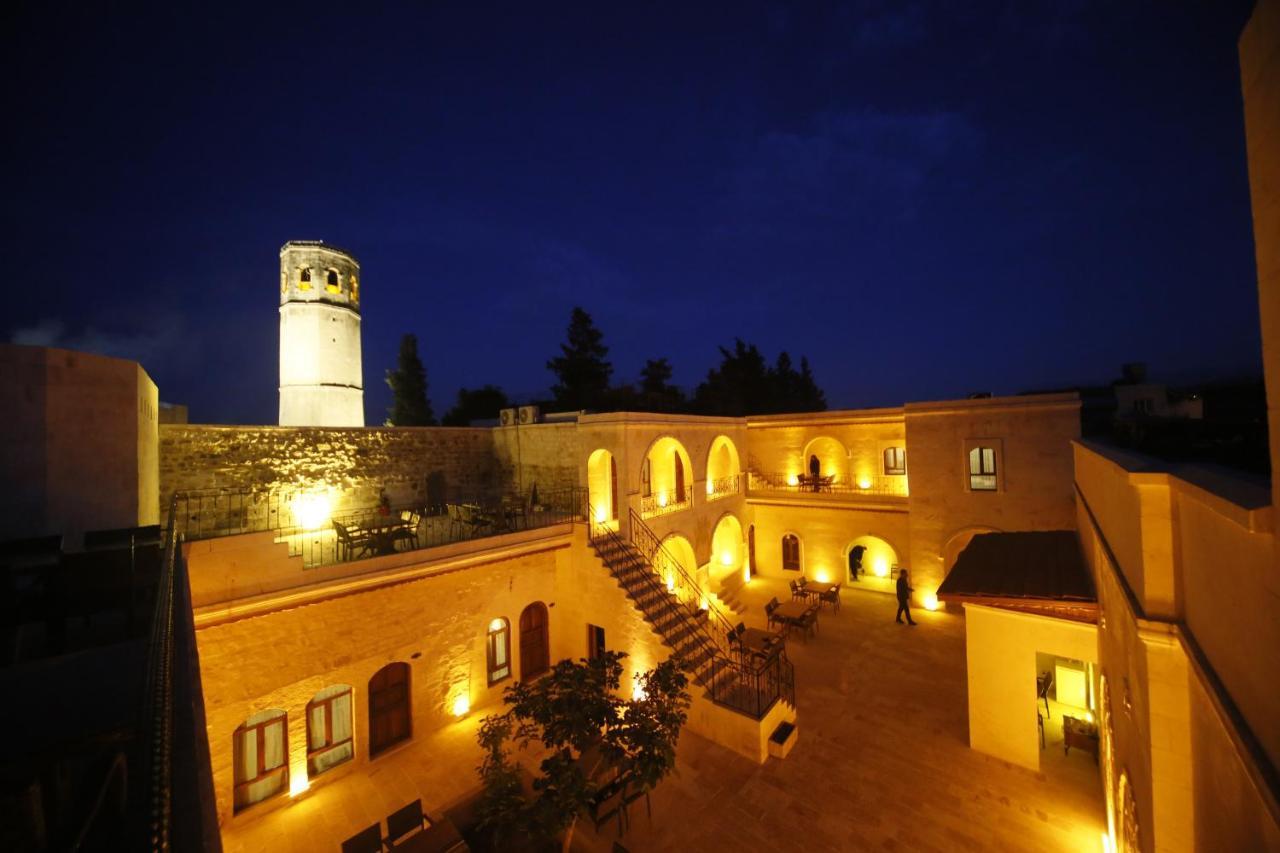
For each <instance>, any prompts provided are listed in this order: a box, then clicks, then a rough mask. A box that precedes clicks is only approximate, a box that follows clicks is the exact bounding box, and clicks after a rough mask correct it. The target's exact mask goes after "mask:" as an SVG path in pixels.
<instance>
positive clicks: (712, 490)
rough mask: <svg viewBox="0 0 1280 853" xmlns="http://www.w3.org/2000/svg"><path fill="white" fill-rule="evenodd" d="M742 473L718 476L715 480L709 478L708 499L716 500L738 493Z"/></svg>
mask: <svg viewBox="0 0 1280 853" xmlns="http://www.w3.org/2000/svg"><path fill="white" fill-rule="evenodd" d="M741 477H742V475H741V474H730V475H729V476H728V477H716V478H715V479H714V480H707V500H709V501H714V500H719V499H720V498H727V497H729V496H730V495H736V494H737V493H738V489H739V488H740V487H739V485H738V481H739V480H740V479H741Z"/></svg>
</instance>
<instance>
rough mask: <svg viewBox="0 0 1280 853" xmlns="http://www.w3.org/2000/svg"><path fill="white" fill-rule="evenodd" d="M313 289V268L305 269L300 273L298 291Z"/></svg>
mask: <svg viewBox="0 0 1280 853" xmlns="http://www.w3.org/2000/svg"><path fill="white" fill-rule="evenodd" d="M310 289H311V267H303V268H302V270H301V271H300V272H299V273H298V290H310Z"/></svg>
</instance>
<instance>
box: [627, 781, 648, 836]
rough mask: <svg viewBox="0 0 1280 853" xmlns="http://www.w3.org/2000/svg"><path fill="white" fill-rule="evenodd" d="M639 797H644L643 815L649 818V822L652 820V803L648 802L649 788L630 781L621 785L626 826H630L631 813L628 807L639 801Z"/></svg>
mask: <svg viewBox="0 0 1280 853" xmlns="http://www.w3.org/2000/svg"><path fill="white" fill-rule="evenodd" d="M641 797H644V810H645V814H647V815H648V817H649V820H650V821H652V820H653V803H652V802H650V800H649V786H648V785H641V784H640V783H638V782H635V781H633V780H631V779H627V780H626V781H625V782H624V783H623V788H622V808H623V810H624V812H626V817H627V824H628V825H630V823H631V813H630V809H629V808H628V806H630V805H631V804H632V803H634V802H635V801H636V800H638V799H640V798H641Z"/></svg>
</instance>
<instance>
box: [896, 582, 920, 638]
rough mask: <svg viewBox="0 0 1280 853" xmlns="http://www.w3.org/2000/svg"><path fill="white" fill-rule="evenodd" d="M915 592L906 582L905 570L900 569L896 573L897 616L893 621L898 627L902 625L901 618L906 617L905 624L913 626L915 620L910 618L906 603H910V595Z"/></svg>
mask: <svg viewBox="0 0 1280 853" xmlns="http://www.w3.org/2000/svg"><path fill="white" fill-rule="evenodd" d="M913 592H915V590H913V589H912V588H911V584H910V583H908V582H907V570H906V569H902V570H900V571H899V572H898V616H897V618H896V619H894V621H895V622H897V623H898V624H899V625H901V624H902V616H903V614H904V613H905V614H906V616H907V624H908V625H915V624H916V623H915V620H914V619H912V618H911V610H910V609H909V608H908V607H907V603H908V602H909V601H911V593H913Z"/></svg>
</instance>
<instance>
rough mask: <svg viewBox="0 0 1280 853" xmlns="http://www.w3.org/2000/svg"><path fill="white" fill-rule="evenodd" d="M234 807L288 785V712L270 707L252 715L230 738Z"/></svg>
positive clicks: (262, 798) (246, 805)
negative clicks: (233, 767)
mask: <svg viewBox="0 0 1280 853" xmlns="http://www.w3.org/2000/svg"><path fill="white" fill-rule="evenodd" d="M232 753H233V761H234V762H235V810H236V811H240V810H242V809H247V808H248V807H249V806H251V805H253V804H254V803H260V802H262V801H263V800H265V799H266V798H267V797H271V796H274V795H276V794H279V793H281V792H282V791H284V790H285V788H286V787H288V784H289V764H288V756H289V748H288V715H286V714H285V712H284V711H281V710H279V709H278V708H277V709H272V710H270V711H262V712H261V713H257V714H254V715H253V716H252V717H250V718H249V719H247V720H245V721H244V722H243V723H241V724H240V728H238V729H236V733H235V735H234V736H233V737H232Z"/></svg>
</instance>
